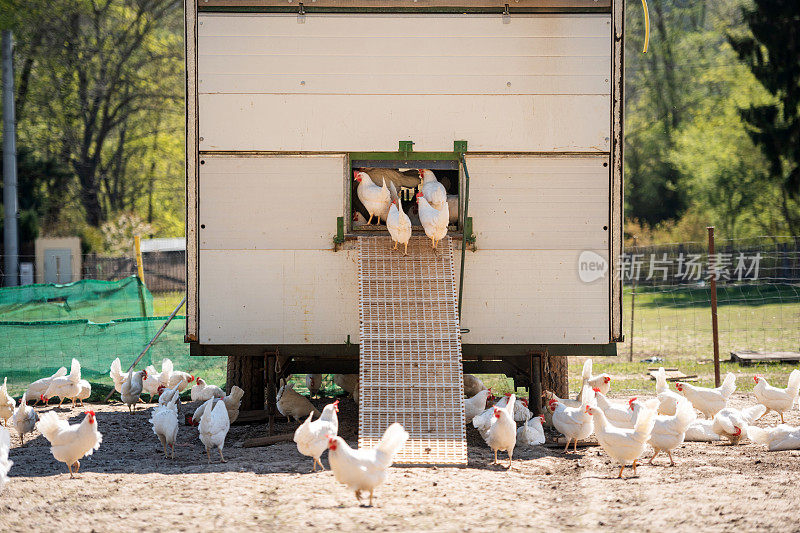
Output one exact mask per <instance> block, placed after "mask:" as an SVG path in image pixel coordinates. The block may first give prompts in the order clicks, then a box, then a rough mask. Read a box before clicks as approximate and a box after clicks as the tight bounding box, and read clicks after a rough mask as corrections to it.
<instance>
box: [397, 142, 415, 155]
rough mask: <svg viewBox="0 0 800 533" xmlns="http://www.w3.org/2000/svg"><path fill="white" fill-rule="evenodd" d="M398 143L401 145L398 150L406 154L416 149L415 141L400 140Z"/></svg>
mask: <svg viewBox="0 0 800 533" xmlns="http://www.w3.org/2000/svg"><path fill="white" fill-rule="evenodd" d="M398 145H399V147H398V149H397V151H398V152H402V153H404V154H407V153H408V152H410V151H412V150H413V149H414V141H399V142H398Z"/></svg>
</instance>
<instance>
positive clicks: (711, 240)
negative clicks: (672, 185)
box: [706, 226, 720, 387]
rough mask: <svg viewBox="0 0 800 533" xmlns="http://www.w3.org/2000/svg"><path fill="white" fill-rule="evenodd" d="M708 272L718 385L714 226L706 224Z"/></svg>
mask: <svg viewBox="0 0 800 533" xmlns="http://www.w3.org/2000/svg"><path fill="white" fill-rule="evenodd" d="M706 229H707V230H708V272H709V274H710V278H711V279H710V280H709V281H710V283H711V333H712V335H713V336H714V383H715V385H714V386H715V387H719V385H720V376H719V327H718V326H717V258H716V257H715V256H716V253H715V251H714V226H708V227H707V228H706Z"/></svg>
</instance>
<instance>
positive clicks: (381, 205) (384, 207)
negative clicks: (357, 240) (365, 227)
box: [353, 170, 392, 224]
mask: <svg viewBox="0 0 800 533" xmlns="http://www.w3.org/2000/svg"><path fill="white" fill-rule="evenodd" d="M353 179H355V181H357V182H358V188H357V189H356V194H358V199H359V200H361V203H362V204H364V207H365V208H366V209H367V212H368V213H369V220H367V224H372V217H377V218H378V224H380V223H381V218H383V219H384V220H386V216H387V215H388V213H389V206H390V205H391V203H392V199H391V196H390V195H389V189H387V188H386V180H382V181H383V186H381V187H378V186H377V185H376V184H375V183H373V182H372V178H370V176H369V174H367V173H366V172H361V171H358V170H356V171H354V172H353Z"/></svg>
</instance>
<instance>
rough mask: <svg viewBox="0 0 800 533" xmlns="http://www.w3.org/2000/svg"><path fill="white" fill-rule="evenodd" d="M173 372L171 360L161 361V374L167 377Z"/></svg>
mask: <svg viewBox="0 0 800 533" xmlns="http://www.w3.org/2000/svg"><path fill="white" fill-rule="evenodd" d="M173 370H174V368H173V366H172V359H166V358H165V359H164V360H163V361H161V372H162V373H165V372H166V374H167V375H168V376H169V375H170V374H172V371H173Z"/></svg>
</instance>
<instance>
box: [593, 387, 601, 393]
mask: <svg viewBox="0 0 800 533" xmlns="http://www.w3.org/2000/svg"><path fill="white" fill-rule="evenodd" d="M592 390H593V391H595V392H600V388H599V387H592Z"/></svg>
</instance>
